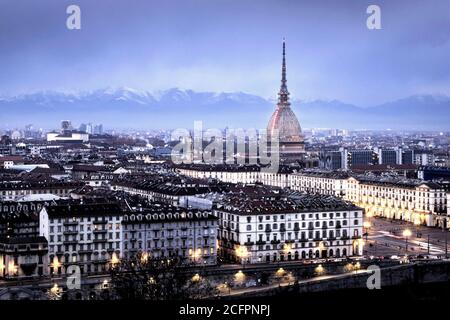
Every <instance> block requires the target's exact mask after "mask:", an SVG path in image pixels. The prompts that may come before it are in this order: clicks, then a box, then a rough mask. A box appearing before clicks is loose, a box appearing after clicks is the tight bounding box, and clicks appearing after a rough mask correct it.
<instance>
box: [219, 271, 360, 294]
mask: <svg viewBox="0 0 450 320" xmlns="http://www.w3.org/2000/svg"><path fill="white" fill-rule="evenodd" d="M368 272H369V271H367V270H357V271H352V273H354V274H361V273H368ZM348 275H349V273H344V274H335V275H323V276H317V277H314V278H312V279H307V280H300V281H298V284H299V285H301V284H307V283H313V282H317V281H323V280H330V279H337V278H342V277H348ZM293 284H294V281H283V282H280V283H274V284H271V285H265V286H255V287H248V288H237V289H228V291H225V292H222V293H221V294H220V296H222V297H231V296H238V295H242V294H245V293H250V292H251V293H255V292H258V291H265V290H269V289H276V288H279V287H286V286H290V285H293Z"/></svg>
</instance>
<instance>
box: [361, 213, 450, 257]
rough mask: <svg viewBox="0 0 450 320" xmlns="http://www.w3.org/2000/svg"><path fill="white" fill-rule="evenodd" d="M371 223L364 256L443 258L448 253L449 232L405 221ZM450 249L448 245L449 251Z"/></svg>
mask: <svg viewBox="0 0 450 320" xmlns="http://www.w3.org/2000/svg"><path fill="white" fill-rule="evenodd" d="M370 223H371V228H370V229H369V236H368V241H367V242H368V243H366V246H365V250H364V251H365V252H364V254H365V255H369V256H370V255H373V256H392V255H398V256H400V255H405V254H406V253H407V254H408V255H434V256H442V257H443V256H445V253H446V250H445V244H446V237H447V239H448V241H450V236H449V231H443V230H442V229H438V228H430V227H424V226H414V225H412V224H410V223H406V222H403V221H388V220H386V219H382V218H371V219H370ZM405 229H409V230H410V231H411V236H410V237H409V238H408V239H405V237H404V236H403V231H404V230H405ZM406 240H407V241H406ZM406 244H408V252H407V251H406ZM449 249H450V246H449V245H448V244H447V250H449Z"/></svg>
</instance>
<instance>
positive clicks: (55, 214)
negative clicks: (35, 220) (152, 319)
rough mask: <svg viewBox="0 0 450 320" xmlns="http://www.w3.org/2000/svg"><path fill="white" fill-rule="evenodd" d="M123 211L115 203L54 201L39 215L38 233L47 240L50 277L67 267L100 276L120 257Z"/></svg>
mask: <svg viewBox="0 0 450 320" xmlns="http://www.w3.org/2000/svg"><path fill="white" fill-rule="evenodd" d="M123 214H124V212H123V210H122V209H121V208H120V206H119V205H118V204H117V203H113V202H105V201H102V200H95V201H94V202H93V203H82V202H79V201H77V202H73V203H72V202H69V203H65V202H58V203H57V204H55V205H49V206H46V207H44V208H43V209H42V210H41V212H40V214H39V233H40V236H43V237H45V239H47V241H48V249H49V250H48V252H49V265H48V268H49V272H50V274H65V273H67V272H68V269H69V267H70V266H77V267H79V268H80V272H81V273H87V274H89V273H104V272H106V271H107V270H108V269H109V268H110V266H111V264H112V263H114V261H115V260H117V259H120V256H121V254H122V251H123V250H122V217H123Z"/></svg>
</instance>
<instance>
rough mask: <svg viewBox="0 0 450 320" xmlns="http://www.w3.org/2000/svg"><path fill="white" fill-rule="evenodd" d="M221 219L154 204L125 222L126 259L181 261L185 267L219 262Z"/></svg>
mask: <svg viewBox="0 0 450 320" xmlns="http://www.w3.org/2000/svg"><path fill="white" fill-rule="evenodd" d="M217 227H218V222H217V218H216V217H214V216H213V215H211V212H208V211H199V210H183V209H182V208H175V207H172V206H170V205H166V204H152V205H150V207H147V208H146V209H144V210H143V211H142V212H131V213H127V214H126V215H125V216H124V219H123V241H124V243H123V249H124V257H125V258H130V257H133V256H135V255H137V254H141V255H144V256H149V257H152V258H155V259H163V258H166V259H179V260H180V261H181V262H182V263H183V264H187V265H192V264H197V265H215V264H216V263H217Z"/></svg>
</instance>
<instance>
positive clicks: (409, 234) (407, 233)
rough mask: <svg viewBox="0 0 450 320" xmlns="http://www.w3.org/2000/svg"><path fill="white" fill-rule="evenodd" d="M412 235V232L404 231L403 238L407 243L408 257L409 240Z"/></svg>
mask: <svg viewBox="0 0 450 320" xmlns="http://www.w3.org/2000/svg"><path fill="white" fill-rule="evenodd" d="M411 235H412V233H411V230H409V229H405V230H403V236H404V237H405V243H406V255H408V238H409V237H411Z"/></svg>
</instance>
